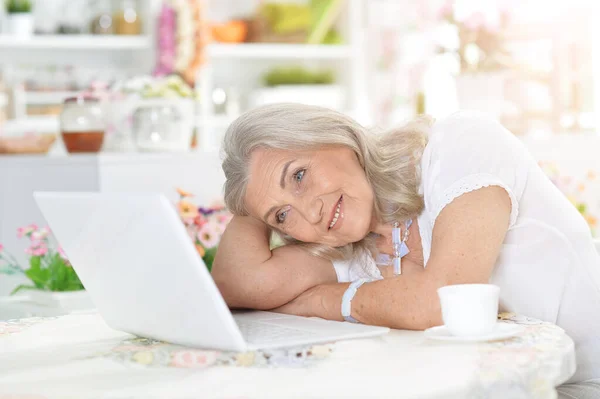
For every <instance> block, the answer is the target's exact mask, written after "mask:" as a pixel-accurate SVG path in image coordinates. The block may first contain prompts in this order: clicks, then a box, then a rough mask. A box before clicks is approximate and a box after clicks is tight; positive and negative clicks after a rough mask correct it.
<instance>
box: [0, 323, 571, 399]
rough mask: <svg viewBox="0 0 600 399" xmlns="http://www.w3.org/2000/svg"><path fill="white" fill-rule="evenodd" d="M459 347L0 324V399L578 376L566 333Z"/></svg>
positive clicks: (546, 381) (484, 383) (530, 330)
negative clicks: (211, 342) (197, 343)
mask: <svg viewBox="0 0 600 399" xmlns="http://www.w3.org/2000/svg"><path fill="white" fill-rule="evenodd" d="M500 317H501V319H502V320H501V321H502V322H504V323H518V324H522V325H524V326H525V329H524V331H523V332H522V333H521V334H520V335H518V336H516V337H513V338H511V339H507V340H504V341H497V342H490V343H479V344H464V343H462V344H457V343H445V342H438V341H431V340H428V339H427V338H425V337H424V336H423V333H422V332H415V331H393V332H391V333H390V334H388V335H386V336H383V337H378V338H370V339H361V340H353V341H341V342H337V343H332V344H328V345H316V346H312V347H303V348H293V349H288V350H270V351H260V352H247V353H228V352H220V351H213V350H200V349H193V348H185V347H181V346H177V345H171V344H167V343H162V342H158V341H154V340H150V339H144V338H137V337H134V336H132V335H129V334H126V333H122V332H118V331H115V330H112V329H110V328H109V327H107V326H106V325H105V324H104V322H103V320H102V319H101V317H100V316H99V315H98V314H96V313H89V314H72V315H67V316H61V317H54V318H28V319H21V320H12V321H5V322H0V398H4V399H7V398H11V399H16V398H23V399H24V398H39V399H41V398H155V397H156V398H158V397H161V398H162V397H165V398H166V397H168V398H198V397H202V398H229V399H242V398H265V397H273V398H282V397H298V398H312V397H315V398H316V397H319V398H321V397H323V398H331V397H339V398H353V397H369V398H370V397H377V398H386V397H396V398H397V397H402V398H444V399H449V398H513V399H519V398H554V397H555V395H556V393H555V390H554V387H555V386H556V385H558V384H560V383H562V382H564V381H566V380H567V379H568V378H569V377H570V376H571V375H572V374H573V373H574V371H575V359H574V345H573V341H572V340H571V339H570V338H569V337H568V336H567V335H566V334H565V333H564V332H563V330H562V329H560V328H558V327H556V326H554V325H552V324H549V323H543V322H540V321H537V320H533V319H530V318H527V317H522V316H516V315H514V314H503V315H501V316H500Z"/></svg>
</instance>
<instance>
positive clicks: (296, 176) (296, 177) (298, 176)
mask: <svg viewBox="0 0 600 399" xmlns="http://www.w3.org/2000/svg"><path fill="white" fill-rule="evenodd" d="M304 173H306V169H300V170H299V171H297V172H296V173H294V180H295V181H296V183H300V182H301V181H302V178H303V177H304Z"/></svg>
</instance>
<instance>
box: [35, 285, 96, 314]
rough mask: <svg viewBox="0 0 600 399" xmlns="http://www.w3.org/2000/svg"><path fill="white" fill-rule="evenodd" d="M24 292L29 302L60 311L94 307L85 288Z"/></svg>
mask: <svg viewBox="0 0 600 399" xmlns="http://www.w3.org/2000/svg"><path fill="white" fill-rule="evenodd" d="M26 293H27V296H28V297H29V302H33V303H35V304H37V305H41V306H46V307H48V308H53V309H57V310H60V311H61V313H71V312H75V311H83V310H91V309H94V308H95V306H94V303H93V302H92V299H91V298H90V295H89V294H88V292H87V291H85V290H80V291H65V292H51V291H38V290H29V291H26Z"/></svg>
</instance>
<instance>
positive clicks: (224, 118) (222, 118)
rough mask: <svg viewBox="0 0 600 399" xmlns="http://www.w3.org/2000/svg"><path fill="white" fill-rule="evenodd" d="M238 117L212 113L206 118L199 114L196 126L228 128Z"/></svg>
mask: <svg viewBox="0 0 600 399" xmlns="http://www.w3.org/2000/svg"><path fill="white" fill-rule="evenodd" d="M235 118H236V117H234V116H228V115H211V116H210V117H208V118H206V120H204V119H203V118H202V116H201V115H200V116H197V117H196V121H195V126H196V127H206V128H217V129H226V128H228V127H229V125H230V124H231V122H233V121H234V120H235Z"/></svg>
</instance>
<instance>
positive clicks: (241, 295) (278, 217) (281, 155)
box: [213, 104, 600, 397]
mask: <svg viewBox="0 0 600 399" xmlns="http://www.w3.org/2000/svg"><path fill="white" fill-rule="evenodd" d="M224 152H225V158H224V161H223V170H224V172H225V176H226V179H227V180H226V183H225V202H226V204H227V206H228V208H229V209H230V210H231V211H232V212H233V213H234V215H235V216H234V218H233V220H232V221H231V223H230V225H229V226H228V228H227V231H226V232H225V234H224V236H223V238H222V241H221V244H220V246H219V251H218V254H217V257H216V259H215V262H214V267H213V277H214V279H215V281H216V283H217V285H218V287H219V289H220V290H221V293H222V294H223V297H224V298H225V300H226V301H227V303H228V305H229V306H230V307H235V308H254V309H272V310H275V311H278V312H285V313H291V314H296V315H302V316H317V317H321V318H325V319H331V320H340V321H342V320H348V321H358V322H361V323H366V324H373V325H382V326H389V327H392V328H402V329H417V330H421V329H426V328H428V327H431V326H436V325H441V324H443V323H442V320H441V311H440V304H439V299H438V296H437V292H436V290H437V289H438V288H440V287H442V286H445V285H451V284H460V283H493V284H496V285H498V286H499V287H500V289H501V290H500V303H501V309H502V310H503V311H511V312H516V313H519V314H524V315H528V316H531V317H535V318H538V319H542V320H546V321H549V322H552V323H556V324H557V325H559V326H561V327H562V328H564V329H565V330H566V331H567V333H568V334H569V335H570V336H571V337H572V338H573V339H574V341H575V342H576V345H577V348H576V354H577V361H578V368H577V372H576V374H575V376H574V377H573V378H572V380H571V381H570V382H577V383H580V384H578V385H577V386H572V385H565V386H563V387H561V389H564V392H565V394H566V395H571V393H572V392H577V395H583V393H582V392H587V391H589V392H590V393H589V395H592V396H590V397H600V382H599V381H600V380H599V379H600V258H599V256H598V254H597V252H596V250H595V248H594V245H593V241H592V238H591V235H590V232H589V228H588V226H587V225H586V223H585V221H584V219H583V218H582V217H581V215H580V214H579V213H578V212H577V210H576V209H575V208H574V207H573V206H572V205H571V204H570V203H569V201H568V200H567V199H566V198H565V196H564V195H563V194H562V193H561V192H560V191H558V190H557V189H556V188H555V187H554V185H553V184H552V183H551V182H550V180H549V179H547V178H546V177H545V175H544V173H543V172H542V170H540V168H539V167H538V165H537V163H536V161H535V160H534V159H533V158H532V157H531V156H530V154H529V153H528V151H527V150H526V148H525V147H524V146H523V145H522V144H521V142H520V141H519V140H518V139H517V138H516V137H514V136H513V135H512V134H511V133H510V132H509V131H507V130H506V129H504V128H503V127H502V126H501V125H500V124H499V123H498V122H496V121H494V120H491V119H488V118H486V117H485V116H484V115H482V114H478V113H475V112H458V113H456V114H453V115H451V116H449V117H448V118H446V119H443V120H440V121H438V122H437V123H430V122H429V121H428V120H427V119H422V120H416V121H414V122H412V123H409V124H408V125H406V126H405V127H403V128H400V129H395V130H392V131H389V132H386V133H379V134H369V132H368V131H367V130H366V129H365V128H364V127H363V126H361V125H359V124H358V123H356V122H355V121H354V120H352V119H351V118H349V117H347V116H345V115H343V114H340V113H337V112H334V111H331V110H327V109H324V108H319V107H312V106H304V105H299V104H277V105H270V106H265V107H261V108H258V109H255V110H252V111H250V112H248V113H246V114H244V115H242V116H241V117H239V118H238V119H237V120H236V121H235V122H234V123H233V124H232V125H231V126H230V128H229V130H228V131H227V134H226V137H225V141H224ZM273 232H274V233H276V234H277V235H279V236H280V237H281V238H282V239H283V241H284V242H285V243H286V244H287V245H283V246H280V247H277V248H275V249H273V248H272V247H271V246H270V237H271V233H273ZM394 234H395V238H394V237H393V235H394ZM399 240H401V242H400V243H399ZM393 242H394V243H396V244H399V246H394V245H392V243H393ZM398 247H400V248H399V249H400V251H398ZM400 257H401V259H400V260H399V259H398V258H400ZM394 269H395V270H394ZM350 285H352V286H353V288H357V292H356V294H355V296H354V297H353V298H352V300H351V302H349V303H347V304H345V306H344V307H345V309H346V310H345V311H342V302H343V297H344V293H345V292H346V291H347V290H348V289H349V286H350ZM347 296H348V295H347ZM345 300H346V301H347V299H345ZM350 305H351V306H350ZM348 308H349V309H348ZM594 379H596V381H593V380H594ZM589 380H592V381H589ZM573 389H576V391H573ZM593 395H599V396H593ZM568 397H587V396H568Z"/></svg>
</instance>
